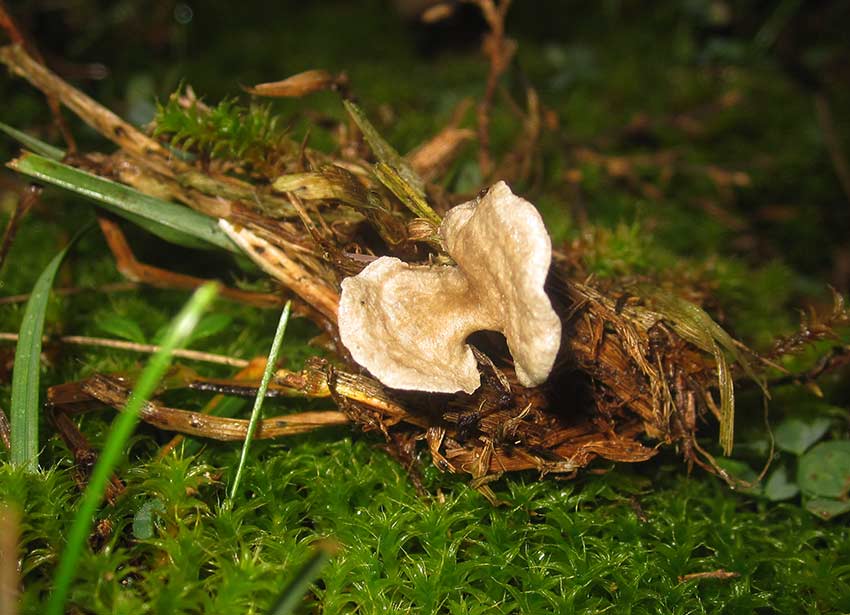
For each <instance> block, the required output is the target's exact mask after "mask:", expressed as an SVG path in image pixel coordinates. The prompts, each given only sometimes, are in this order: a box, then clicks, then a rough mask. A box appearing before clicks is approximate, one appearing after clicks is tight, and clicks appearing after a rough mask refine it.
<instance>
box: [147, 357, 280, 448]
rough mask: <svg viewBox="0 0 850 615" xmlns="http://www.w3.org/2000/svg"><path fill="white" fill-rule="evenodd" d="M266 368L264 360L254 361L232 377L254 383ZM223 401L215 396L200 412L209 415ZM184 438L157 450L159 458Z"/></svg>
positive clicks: (173, 439)
mask: <svg viewBox="0 0 850 615" xmlns="http://www.w3.org/2000/svg"><path fill="white" fill-rule="evenodd" d="M265 367H266V360H265V358H263V357H260V358H257V359H254V360H252V361H249V362H248V365H246V366H245V367H243V368H242V369H241V370H239V372H238V373H237V374H236V375H235V376H234V377H233V379H234V380H236V381H243V380H244V381H249V382H250V381H252V380H253V381H256V382H259V380H260V378H261V377H262V375H263V371H264V370H265ZM222 400H224V395H216V396H215V397H213V398H212V399H211V400H210V401H209V402H207V404H206V405H205V406H204V407H203V409H202V410H201V413H202V414H211V413H212V411H213V410H215V408H216V407H217V406H218V405H219V404H220V403H221V402H222ZM185 438H186V437H185V436H184V435H183V434H177V435H176V436H174V437H173V438H171V440H169V441H168V442H166V443H165V444H164V445H163V446H162V448H160V449H159V455H158V456H159V457H165V456H166V455H168V454H169V453H170V452H171V451H173V450H174V449H175V448H177V447H178V446H179V445H180V443H181V442H183V440H184V439H185Z"/></svg>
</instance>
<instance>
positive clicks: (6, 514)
mask: <svg viewBox="0 0 850 615" xmlns="http://www.w3.org/2000/svg"><path fill="white" fill-rule="evenodd" d="M20 539H21V514H20V513H19V512H18V510H17V509H15V508H12V507H10V506H8V505H6V504H0V613H3V614H4V615H17V613H18V591H19V588H20V586H21V579H20V569H19V566H18V556H19V554H18V542H19V541H20Z"/></svg>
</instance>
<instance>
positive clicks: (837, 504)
mask: <svg viewBox="0 0 850 615" xmlns="http://www.w3.org/2000/svg"><path fill="white" fill-rule="evenodd" d="M806 510H808V511H809V512H810V513H813V514H815V515H817V516H818V517H820V518H821V519H823V520H824V521H829V520H830V519H832V518H833V517H837V516H838V515H843V514H844V513H846V512H850V502H848V501H841V500H827V499H822V498H817V499H814V500H809V501H808V502H806Z"/></svg>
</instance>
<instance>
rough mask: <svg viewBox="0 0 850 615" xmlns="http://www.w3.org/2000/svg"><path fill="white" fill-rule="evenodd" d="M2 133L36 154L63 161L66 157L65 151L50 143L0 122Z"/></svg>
mask: <svg viewBox="0 0 850 615" xmlns="http://www.w3.org/2000/svg"><path fill="white" fill-rule="evenodd" d="M0 131H2V132H4V133H6V134H7V135H9V136H10V137H12V138H13V139H14V140H15V141H17V142H18V143H20V144H21V145H23V146H24V147H25V148H27V149H29V150H32V151H34V152H35V153H36V154H41V155H42V156H45V157H47V158H52V159H53V160H62V158H64V157H65V150H61V149H59V148H58V147H54V146H52V145H50V144H49V143H45V142H44V141H42V140H40V139H36V138H35V137H33V136H30V135H28V134H27V133H25V132H22V131H20V130H18V129H17V128H12V127H11V126H9V125H8V124H4V123H3V122H0Z"/></svg>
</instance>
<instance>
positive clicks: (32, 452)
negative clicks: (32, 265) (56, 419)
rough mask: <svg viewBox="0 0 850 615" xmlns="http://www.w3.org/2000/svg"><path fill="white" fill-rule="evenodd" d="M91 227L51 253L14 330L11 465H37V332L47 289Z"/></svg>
mask: <svg viewBox="0 0 850 615" xmlns="http://www.w3.org/2000/svg"><path fill="white" fill-rule="evenodd" d="M89 228H91V225H87V226H86V227H85V228H84V229H82V230H80V231H79V232H78V233H77V234H76V235H75V236H74V238H73V239H71V241H70V242H69V243H68V245H67V246H65V248H64V249H63V250H62V251H61V252H59V254H57V255H56V256H54V257H53V260H51V261H50V263H48V265H47V267H45V268H44V271H42V272H41V275H40V276H38V280H36V283H35V286H33V289H32V292H31V293H30V298H29V301H27V306H26V308H25V309H24V317H23V320H22V321H21V328H20V330H19V332H18V344H17V346H16V348H15V365H14V371H13V372H12V405H11V408H10V412H11V414H12V417H11V420H12V438H11V441H12V451H11V461H12V463H13V464H14V465H17V466H24V467H25V468H26V469H27V470H28V471H29V472H35V471H36V470H37V469H38V417H39V414H40V410H41V406H40V405H39V403H38V393H39V391H38V389H39V380H40V367H41V336H42V333H43V332H44V315H45V313H46V311H47V302H48V300H49V299H50V289H51V288H52V287H53V280H54V278H55V277H56V272H57V271H59V266H60V265H61V264H62V260H63V259H64V258H65V255H66V254H67V253H68V249H69V248H70V247H71V246H72V245H73V244H74V242H75V241H76V240H77V238H78V237H80V235H82V234H83V233H84V232H85V231H87V230H88V229H89Z"/></svg>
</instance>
